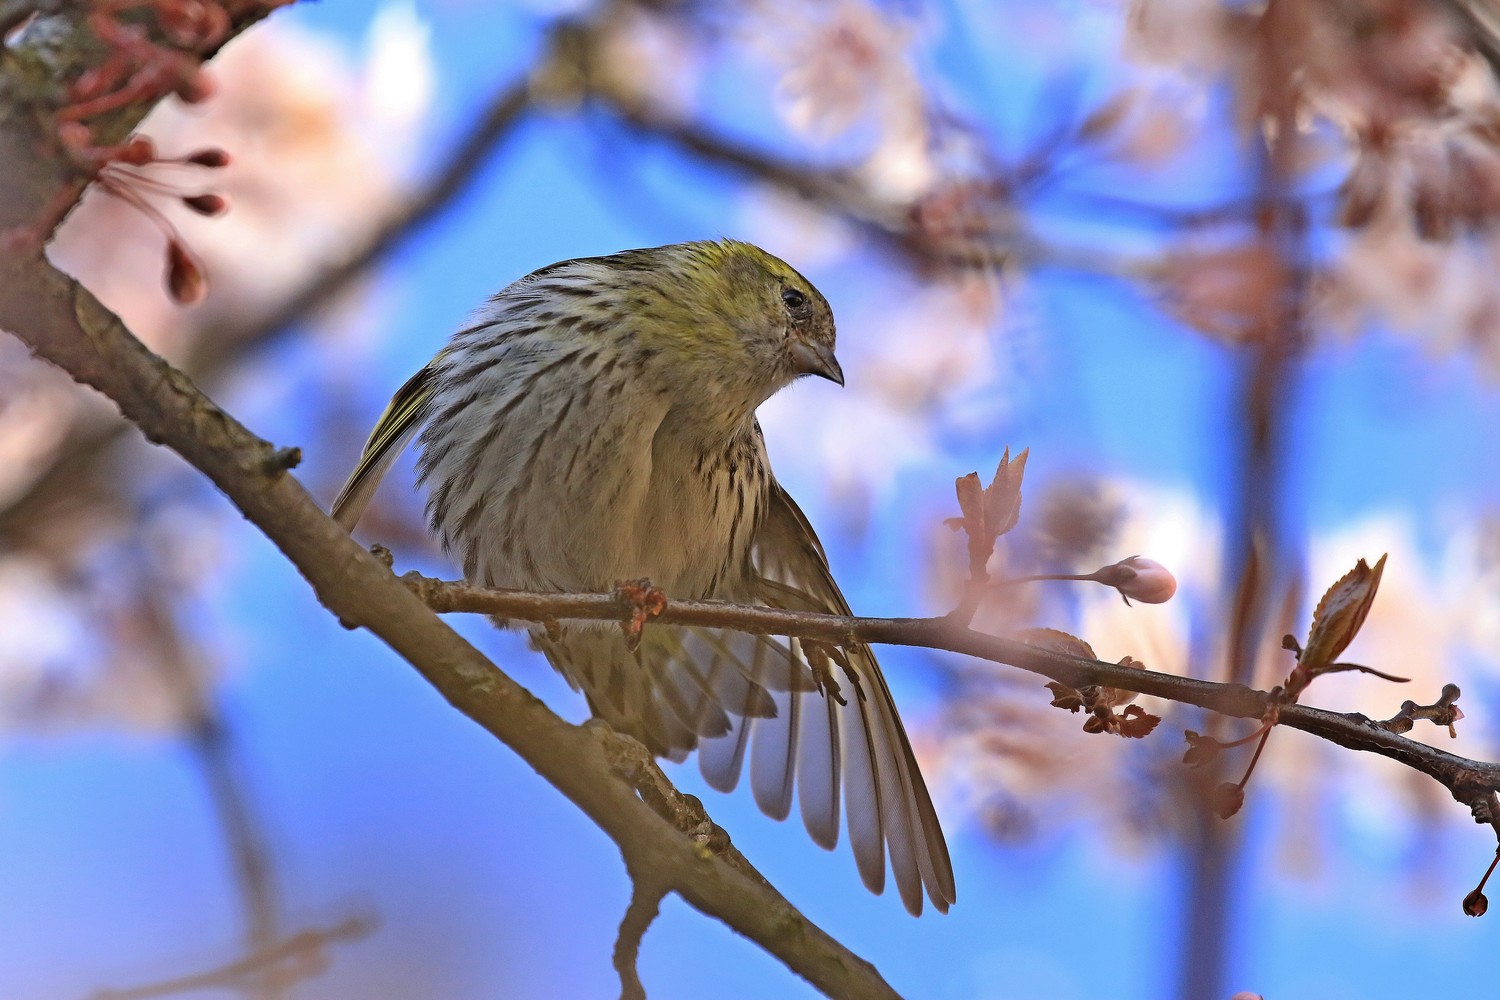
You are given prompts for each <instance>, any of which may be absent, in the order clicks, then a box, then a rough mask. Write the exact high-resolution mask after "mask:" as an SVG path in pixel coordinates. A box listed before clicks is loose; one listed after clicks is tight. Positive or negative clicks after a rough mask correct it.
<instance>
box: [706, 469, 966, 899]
mask: <svg viewBox="0 0 1500 1000" xmlns="http://www.w3.org/2000/svg"><path fill="white" fill-rule="evenodd" d="M754 558H755V564H756V569H757V571H758V572H759V573H760V575H761V577H762V581H761V582H762V588H761V590H762V592H761V599H762V600H763V601H764V602H765V603H766V604H769V605H773V606H778V607H784V608H788V609H793V610H805V611H822V612H828V613H832V614H843V615H847V614H849V605H848V603H847V602H846V601H845V600H844V596H843V594H841V593H840V592H839V589H838V585H837V584H836V583H835V582H834V580H833V576H832V574H830V572H829V570H828V562H827V559H826V558H825V556H824V554H823V547H822V545H820V544H819V542H818V539H817V536H816V535H815V534H814V532H813V529H812V526H811V525H810V524H809V523H808V521H807V518H806V516H805V515H804V514H803V513H802V511H801V510H800V509H799V508H798V507H797V504H796V502H795V501H793V500H792V498H791V497H790V496H789V495H788V494H787V493H786V491H785V490H783V489H782V488H781V487H780V486H779V485H776V484H774V483H773V484H772V486H771V494H770V497H769V505H768V510H767V512H766V516H765V519H764V521H763V522H762V524H761V527H760V531H759V534H758V535H757V538H756V545H755V556H754ZM791 651H792V655H794V656H797V657H799V658H802V659H807V658H808V656H807V654H808V652H811V653H812V654H813V655H812V657H811V659H812V660H813V662H814V663H821V666H820V668H819V669H818V670H817V671H816V672H815V676H820V677H821V678H822V679H823V680H824V686H825V688H826V691H827V692H828V693H827V694H824V693H821V692H817V691H813V692H809V691H805V690H796V691H788V692H785V693H780V692H778V693H777V694H776V695H775V696H774V699H775V700H776V702H777V708H778V712H777V715H776V716H775V717H774V718H756V719H753V720H746V723H745V725H744V726H742V727H741V729H742V732H740V733H737V734H733V733H732V734H730V737H727V738H725V737H721V738H720V740H725V741H727V739H730V738H737V739H738V740H740V741H743V740H745V739H747V738H749V736H750V732H751V731H752V730H753V731H754V743H755V747H754V753H753V755H752V757H751V763H750V781H751V786H752V788H753V789H754V790H755V791H756V799H757V801H758V802H759V803H760V805H761V808H762V809H764V810H765V811H766V812H768V813H770V812H772V810H771V809H770V808H769V805H768V802H774V803H775V804H777V805H779V806H782V811H781V813H780V815H783V816H784V815H785V814H786V812H785V804H786V803H787V802H789V796H790V791H791V784H792V777H793V770H794V765H795V771H796V783H797V786H798V792H799V799H800V805H801V808H802V816H803V820H804V822H805V823H806V824H807V828H808V831H809V832H810V833H811V834H812V836H813V838H814V839H815V840H817V841H818V843H820V844H823V845H824V846H826V847H831V846H832V845H833V843H834V842H835V841H836V840H837V836H838V799H839V781H840V777H842V780H843V785H844V789H843V791H844V796H843V797H844V807H845V809H846V810H847V811H848V819H847V825H848V830H849V840H850V843H851V846H852V847H853V850H854V857H855V861H856V863H857V864H858V866H859V872H860V876H861V878H862V879H863V880H864V883H865V885H866V886H868V887H869V889H870V891H872V892H876V893H878V892H880V891H882V889H883V888H884V885H885V855H886V851H887V849H889V856H890V862H891V873H892V876H893V878H894V879H895V882H896V887H897V889H898V891H899V892H900V894H901V899H902V901H903V902H904V903H905V904H906V908H907V909H908V910H909V911H911V912H912V913H913V914H916V913H920V912H921V910H922V889H923V888H924V887H925V888H926V890H927V895H928V897H929V898H930V899H931V900H932V903H933V905H934V906H936V907H937V908H938V910H940V911H946V910H947V909H948V907H949V905H951V904H952V903H953V902H954V900H955V897H956V893H955V889H954V883H953V866H952V862H951V861H950V859H949V856H948V846H947V843H946V841H945V840H944V838H943V831H942V828H941V827H940V826H939V825H938V819H937V813H936V811H935V810H934V809H933V806H932V797H931V796H930V795H929V794H928V791H927V786H926V783H925V782H924V781H923V780H922V774H921V771H920V770H919V769H918V767H917V760H916V756H915V755H914V754H913V753H912V749H911V743H910V741H908V739H907V737H906V730H905V728H904V727H903V726H902V724H901V719H900V716H899V715H898V714H897V712H896V706H895V703H894V701H892V699H891V693H890V689H889V688H888V687H887V686H886V682H885V678H884V676H883V675H882V674H881V672H880V667H879V665H878V664H877V663H876V662H875V657H874V654H873V653H871V651H870V648H869V647H868V646H864V645H858V646H853V647H848V648H845V649H844V650H843V651H842V653H841V654H839V653H837V652H835V655H834V656H833V657H832V658H831V659H830V657H829V656H828V655H827V653H826V651H820V650H812V651H806V650H803V649H801V648H800V644H799V643H797V642H796V640H793V641H792V644H791ZM714 742H718V741H708V744H709V745H706V746H705V751H709V752H705V754H704V756H703V760H704V762H705V764H706V763H707V761H708V760H709V757H710V756H711V751H712V750H713V749H714V748H713V747H712V743H714ZM768 744H769V745H768ZM763 760H764V761H766V765H765V768H764V773H765V777H764V779H763V778H762V773H763V772H762V769H761V762H762V761H763ZM783 768H784V769H783ZM772 773H775V774H776V776H777V777H779V778H780V781H781V784H780V786H779V787H776V788H770V787H766V788H764V789H763V788H762V781H763V780H764V781H765V782H766V784H767V786H769V785H770V784H771V783H772ZM725 784H728V785H730V786H732V784H733V780H732V777H731V779H730V780H729V781H727V782H725ZM771 792H775V793H776V794H774V795H773V794H770V793H771ZM763 795H764V797H762V796H763ZM773 815H774V813H773Z"/></svg>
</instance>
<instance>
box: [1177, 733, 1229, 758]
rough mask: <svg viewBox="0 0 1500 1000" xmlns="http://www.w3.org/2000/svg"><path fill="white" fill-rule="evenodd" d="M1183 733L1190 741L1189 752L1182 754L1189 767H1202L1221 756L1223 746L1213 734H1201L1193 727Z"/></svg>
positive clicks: (1188, 741)
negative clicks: (1193, 729)
mask: <svg viewBox="0 0 1500 1000" xmlns="http://www.w3.org/2000/svg"><path fill="white" fill-rule="evenodd" d="M1182 735H1183V736H1184V737H1186V739H1187V743H1188V748H1187V753H1185V754H1183V755H1182V762H1183V763H1184V764H1186V765H1187V766H1188V767H1202V766H1203V765H1204V764H1208V763H1211V762H1212V761H1213V760H1215V759H1216V758H1217V757H1218V756H1219V751H1220V750H1221V749H1222V746H1221V744H1220V743H1219V741H1218V740H1216V739H1214V738H1213V737H1212V736H1200V735H1198V734H1197V733H1195V732H1193V731H1192V730H1191V729H1189V730H1187V731H1186V732H1185V733H1183V734H1182Z"/></svg>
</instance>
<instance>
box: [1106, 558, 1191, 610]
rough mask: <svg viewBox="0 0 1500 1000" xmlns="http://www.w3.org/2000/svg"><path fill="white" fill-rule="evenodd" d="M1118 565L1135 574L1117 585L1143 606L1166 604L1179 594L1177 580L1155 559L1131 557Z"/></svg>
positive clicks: (1123, 592) (1121, 590) (1126, 594)
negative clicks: (1174, 595)
mask: <svg viewBox="0 0 1500 1000" xmlns="http://www.w3.org/2000/svg"><path fill="white" fill-rule="evenodd" d="M1118 565H1119V566H1120V567H1121V568H1124V569H1129V570H1132V571H1133V572H1134V576H1133V577H1132V578H1131V579H1129V580H1128V581H1126V582H1123V583H1119V584H1116V587H1117V589H1118V590H1119V591H1120V593H1122V594H1124V595H1125V596H1126V597H1133V598H1135V599H1136V600H1137V601H1140V602H1141V603H1142V604H1164V603H1166V602H1167V601H1170V600H1171V599H1172V595H1173V594H1175V593H1177V579H1176V578H1175V577H1174V576H1172V574H1171V572H1170V571H1169V570H1168V569H1167V568H1166V567H1165V566H1163V565H1162V564H1161V563H1159V562H1157V561H1156V560H1154V559H1143V558H1141V557H1140V556H1131V557H1130V558H1129V559H1126V560H1124V561H1123V562H1120V563H1119V564H1118Z"/></svg>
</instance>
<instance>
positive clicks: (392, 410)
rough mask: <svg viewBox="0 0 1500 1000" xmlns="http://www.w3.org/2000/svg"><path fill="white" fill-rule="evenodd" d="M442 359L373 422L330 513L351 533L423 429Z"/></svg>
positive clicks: (409, 384) (398, 394) (394, 398)
mask: <svg viewBox="0 0 1500 1000" xmlns="http://www.w3.org/2000/svg"><path fill="white" fill-rule="evenodd" d="M442 357H443V355H442V354H439V355H438V356H437V357H436V358H434V359H433V360H432V362H431V363H430V364H428V365H427V366H426V367H425V368H423V369H422V370H421V371H419V372H417V373H416V374H415V375H413V376H412V377H411V378H409V379H407V380H406V384H405V385H403V386H402V387H401V388H400V389H398V390H397V391H396V395H394V396H392V397H391V402H390V405H388V406H387V407H386V408H385V412H384V413H382V414H381V415H380V419H379V420H377V421H376V422H375V429H374V430H372V431H371V432H370V437H369V440H367V441H366V442H365V450H364V452H363V453H362V454H361V455H360V456H359V464H358V465H356V466H355V467H354V471H353V472H351V473H350V474H349V481H348V482H346V483H345V484H344V488H343V489H341V490H339V495H338V497H337V498H335V499H334V501H333V508H332V510H331V511H330V512H329V513H330V514H331V515H332V517H333V519H334V520H335V521H337V522H338V523H339V524H342V525H343V526H344V527H345V528H347V529H349V530H350V531H353V530H354V526H355V524H357V523H359V518H360V515H361V514H363V513H364V512H365V508H366V507H368V506H369V505H370V498H371V497H373V496H374V495H375V489H376V487H378V486H379V485H380V480H381V477H383V476H384V475H385V473H386V470H387V469H389V468H390V467H391V463H392V462H394V461H395V460H396V456H397V455H400V454H401V449H402V448H405V447H406V445H407V443H408V442H409V441H411V439H412V436H413V435H414V434H416V433H417V430H418V429H419V428H420V427H421V426H422V420H423V419H424V418H425V416H426V414H427V404H428V403H430V402H431V401H432V394H433V390H434V387H435V385H436V382H437V377H436V376H437V366H438V363H439V362H440V361H441V360H442Z"/></svg>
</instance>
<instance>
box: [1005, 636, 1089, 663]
mask: <svg viewBox="0 0 1500 1000" xmlns="http://www.w3.org/2000/svg"><path fill="white" fill-rule="evenodd" d="M1014 638H1016V639H1018V640H1020V641H1021V642H1024V643H1026V645H1028V646H1035V647H1036V648H1037V649H1045V650H1048V651H1049V652H1053V653H1062V654H1064V655H1067V656H1081V657H1083V658H1084V659H1086V660H1097V659H1098V657H1097V656H1095V655H1094V650H1093V647H1092V646H1090V645H1089V644H1088V643H1086V642H1084V641H1083V640H1082V639H1080V638H1078V637H1077V636H1076V635H1069V634H1068V633H1066V632H1063V631H1061V630H1060V629H1055V628H1027V629H1022V630H1021V631H1019V632H1017V633H1016V634H1015V636H1014Z"/></svg>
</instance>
